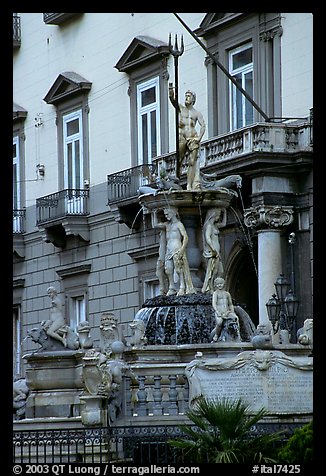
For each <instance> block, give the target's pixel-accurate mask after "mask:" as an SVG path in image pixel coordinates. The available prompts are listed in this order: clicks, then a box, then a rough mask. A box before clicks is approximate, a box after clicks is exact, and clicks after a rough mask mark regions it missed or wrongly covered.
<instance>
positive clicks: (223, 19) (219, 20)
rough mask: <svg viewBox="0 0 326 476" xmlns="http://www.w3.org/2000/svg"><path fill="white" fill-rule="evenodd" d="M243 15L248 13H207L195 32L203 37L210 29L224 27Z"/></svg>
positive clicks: (214, 29)
mask: <svg viewBox="0 0 326 476" xmlns="http://www.w3.org/2000/svg"><path fill="white" fill-rule="evenodd" d="M244 15H248V13H207V15H206V16H205V17H204V19H203V21H202V22H201V24H200V25H199V27H198V28H197V29H196V30H195V33H196V34H197V35H198V36H203V37H205V36H207V35H209V34H210V33H211V32H212V31H214V32H215V31H216V30H217V29H219V28H224V27H225V26H229V25H230V24H231V23H233V22H235V21H238V20H239V19H240V18H243V16H244Z"/></svg>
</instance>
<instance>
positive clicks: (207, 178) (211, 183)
mask: <svg viewBox="0 0 326 476" xmlns="http://www.w3.org/2000/svg"><path fill="white" fill-rule="evenodd" d="M200 179H201V187H202V188H203V189H213V190H216V189H222V190H227V191H228V192H229V193H233V194H234V195H235V196H237V195H238V194H237V192H235V191H234V190H232V189H233V188H235V187H236V188H241V186H242V178H241V176H240V175H228V176H227V177H224V178H221V179H216V173H212V174H205V173H204V172H200Z"/></svg>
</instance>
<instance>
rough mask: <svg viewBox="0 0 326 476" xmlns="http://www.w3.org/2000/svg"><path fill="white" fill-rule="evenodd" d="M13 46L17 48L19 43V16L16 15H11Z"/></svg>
mask: <svg viewBox="0 0 326 476" xmlns="http://www.w3.org/2000/svg"><path fill="white" fill-rule="evenodd" d="M12 21H13V35H12V39H13V47H14V48H19V47H20V44H21V29H20V17H19V16H18V15H13V17H12Z"/></svg>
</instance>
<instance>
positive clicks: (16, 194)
mask: <svg viewBox="0 0 326 476" xmlns="http://www.w3.org/2000/svg"><path fill="white" fill-rule="evenodd" d="M12 157H13V208H14V210H18V209H19V208H20V164H19V162H20V161H19V139H18V137H14V138H13V154H12Z"/></svg>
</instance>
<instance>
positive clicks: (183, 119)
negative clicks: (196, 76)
mask: <svg viewBox="0 0 326 476" xmlns="http://www.w3.org/2000/svg"><path fill="white" fill-rule="evenodd" d="M169 98H170V101H171V103H172V104H173V106H174V107H175V108H176V107H179V112H180V115H179V124H178V127H179V161H180V162H179V166H181V164H182V161H183V159H184V157H185V154H186V151H187V150H188V151H189V161H188V170H187V190H194V189H195V190H196V189H199V188H200V175H199V166H198V165H199V164H198V157H199V144H200V141H201V139H202V137H203V135H204V133H205V130H206V125H205V121H204V118H203V115H202V114H201V113H200V112H199V111H197V109H195V108H194V104H195V102H196V94H195V93H194V92H192V91H186V93H185V104H184V105H182V104H179V105H178V104H177V103H176V100H175V91H174V88H173V86H172V83H170V84H169ZM197 122H198V123H199V125H200V131H199V133H198V132H197V130H196V127H195V126H196V124H197Z"/></svg>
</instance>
